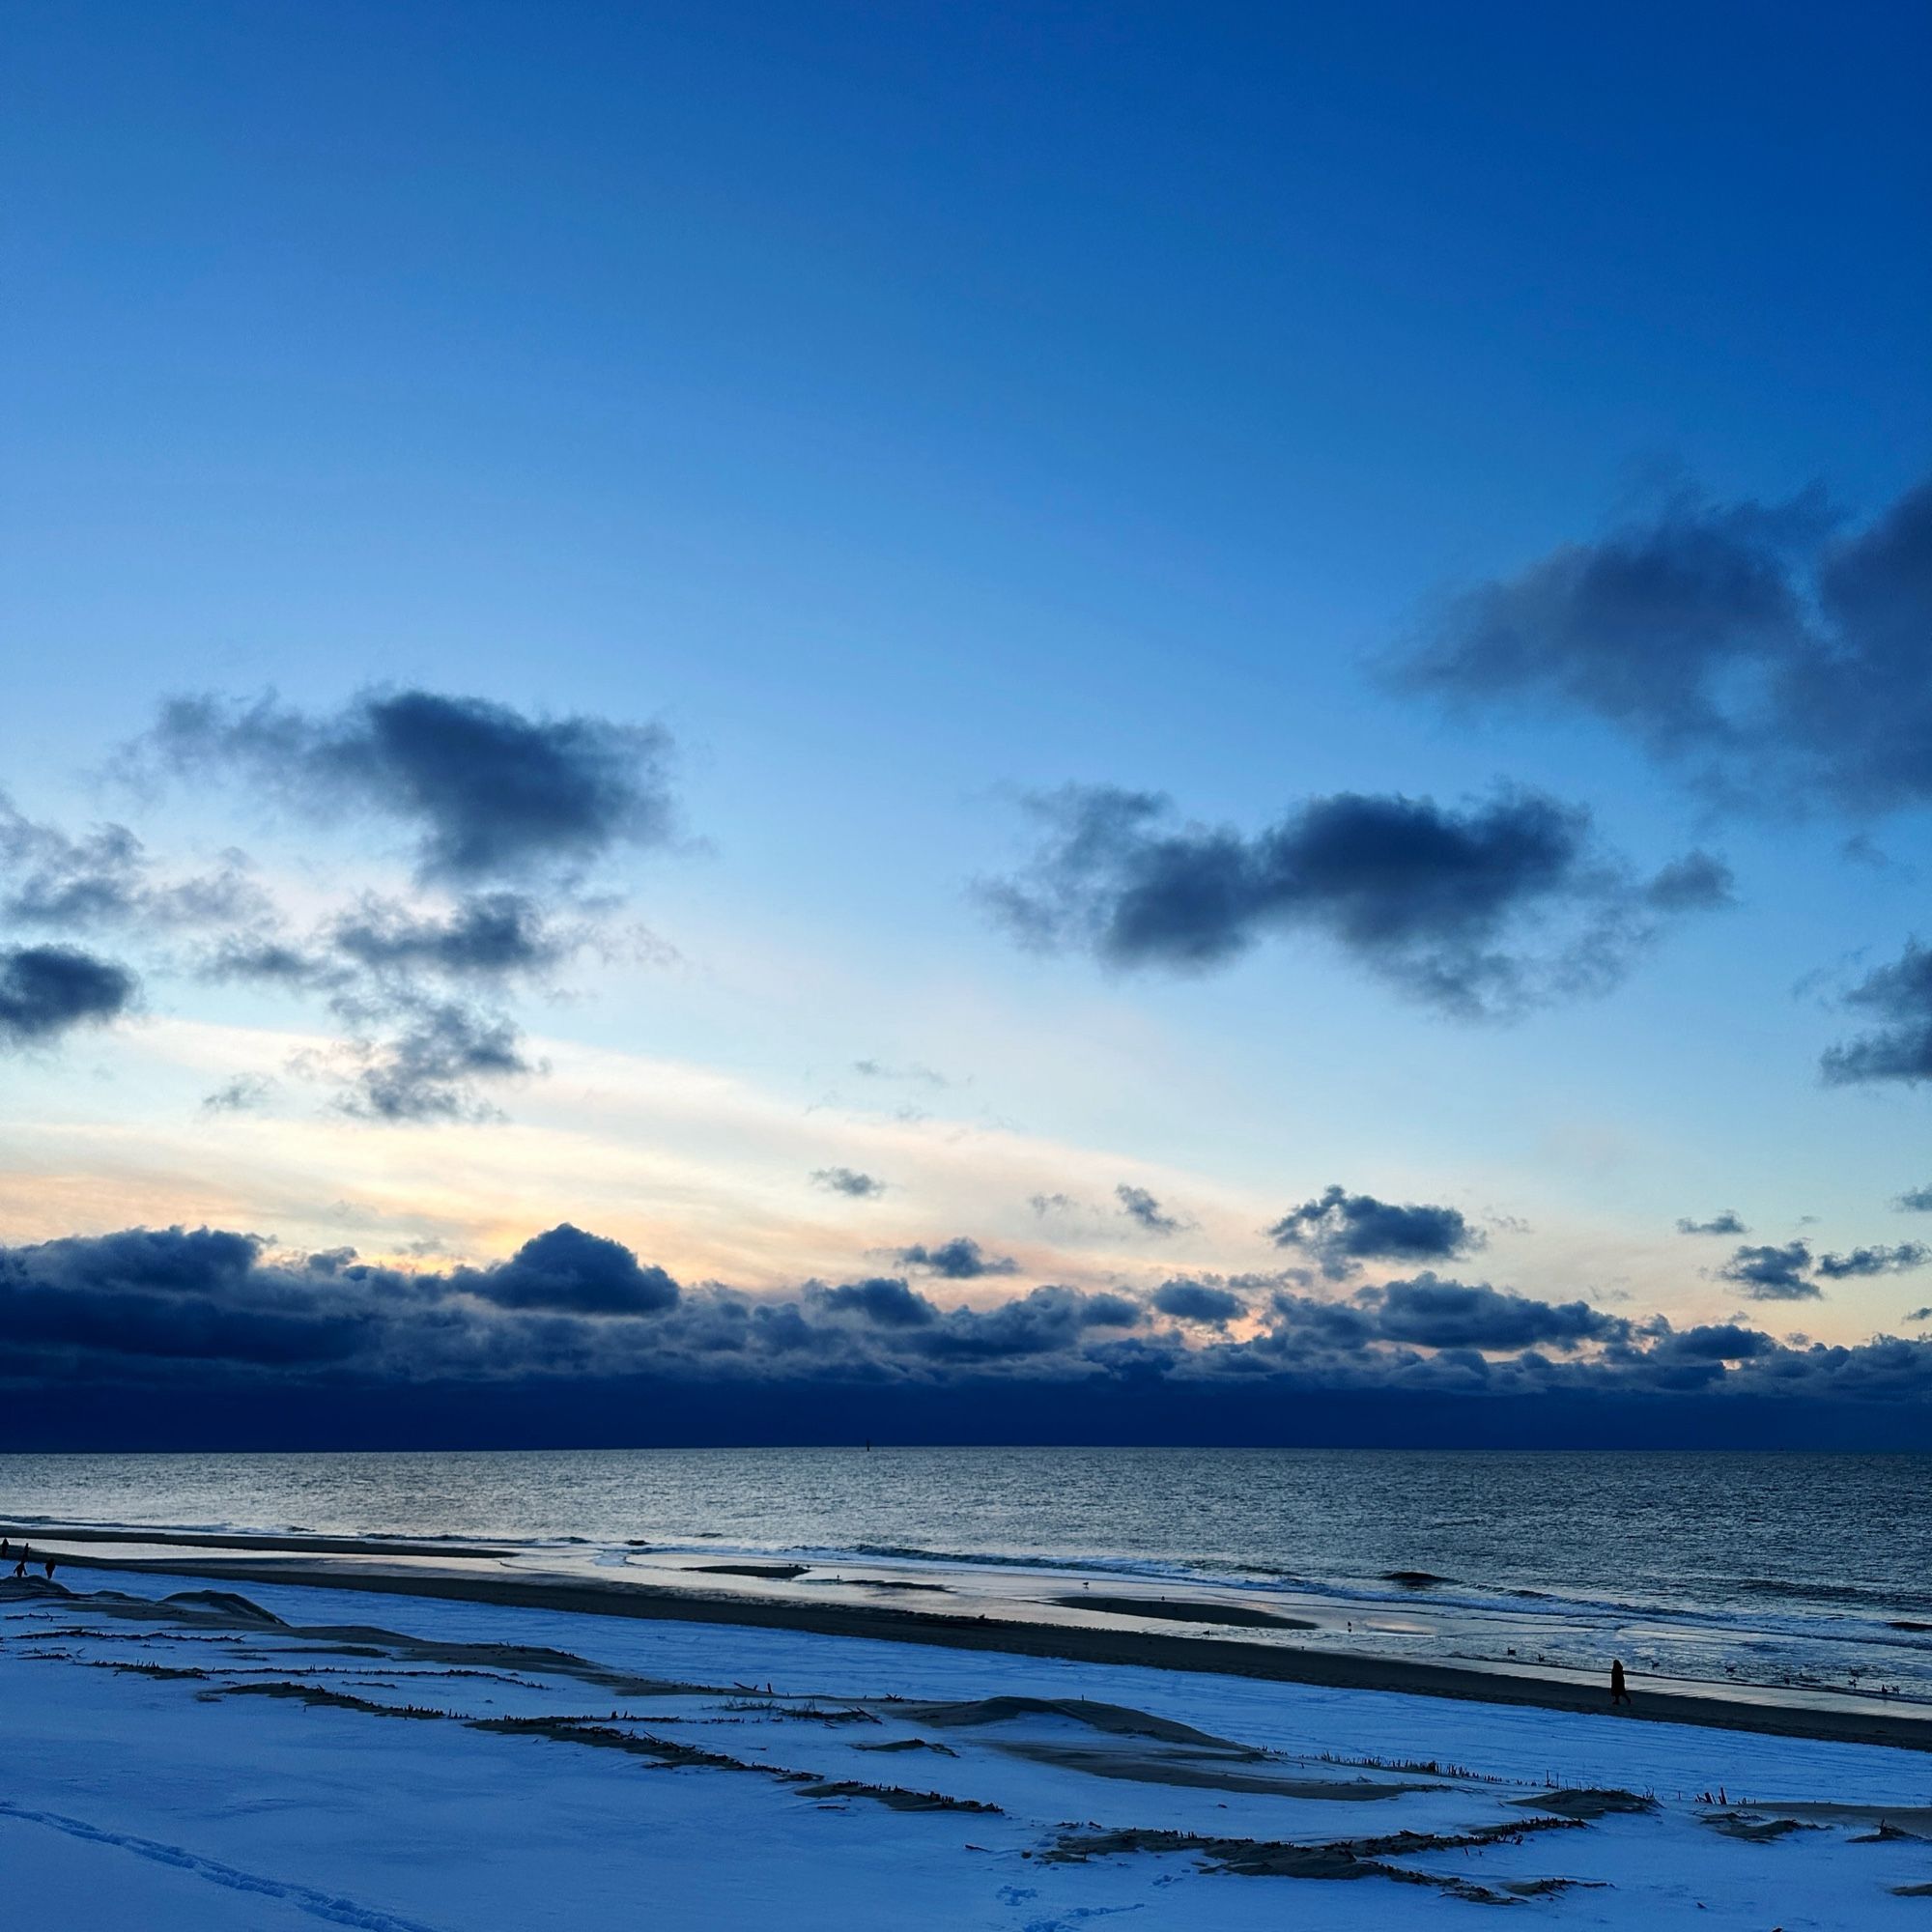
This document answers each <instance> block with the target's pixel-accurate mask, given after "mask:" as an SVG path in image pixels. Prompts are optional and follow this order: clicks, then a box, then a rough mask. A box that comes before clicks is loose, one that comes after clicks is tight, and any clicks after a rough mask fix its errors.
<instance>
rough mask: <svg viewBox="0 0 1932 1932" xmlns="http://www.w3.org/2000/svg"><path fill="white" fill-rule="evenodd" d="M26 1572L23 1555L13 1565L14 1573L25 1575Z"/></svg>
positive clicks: (19, 1575) (15, 1574)
mask: <svg viewBox="0 0 1932 1932" xmlns="http://www.w3.org/2000/svg"><path fill="white" fill-rule="evenodd" d="M26 1574H27V1559H26V1558H25V1557H24V1556H23V1557H21V1558H20V1560H19V1562H17V1563H16V1564H14V1576H15V1577H25V1576H26Z"/></svg>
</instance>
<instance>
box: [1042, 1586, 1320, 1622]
mask: <svg viewBox="0 0 1932 1932" xmlns="http://www.w3.org/2000/svg"><path fill="white" fill-rule="evenodd" d="M1053 1601H1054V1602H1055V1603H1056V1604H1058V1605H1060V1607H1061V1608H1062V1609H1064V1610H1100V1611H1102V1612H1104V1613H1105V1614H1106V1615H1108V1616H1110V1617H1152V1618H1156V1619H1159V1620H1160V1621H1163V1622H1166V1623H1172V1624H1229V1625H1233V1626H1235V1627H1236V1628H1239V1629H1243V1630H1282V1631H1312V1630H1320V1629H1321V1625H1320V1624H1318V1623H1311V1622H1310V1621H1309V1619H1308V1618H1306V1617H1283V1616H1277V1615H1276V1614H1275V1612H1274V1611H1273V1610H1256V1609H1250V1608H1249V1607H1248V1605H1246V1604H1208V1603H1194V1602H1191V1601H1190V1600H1189V1599H1187V1598H1185V1597H1103V1596H1097V1595H1095V1594H1094V1592H1093V1591H1091V1590H1082V1591H1080V1592H1079V1593H1078V1595H1075V1596H1066V1597H1055V1598H1054V1599H1053Z"/></svg>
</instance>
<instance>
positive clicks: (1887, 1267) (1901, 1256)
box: [1818, 1241, 1932, 1281]
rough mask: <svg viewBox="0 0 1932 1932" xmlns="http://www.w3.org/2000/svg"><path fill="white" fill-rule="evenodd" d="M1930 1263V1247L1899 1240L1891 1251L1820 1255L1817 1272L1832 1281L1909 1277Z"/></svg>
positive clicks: (1885, 1249) (1859, 1250)
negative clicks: (1870, 1276) (1857, 1277)
mask: <svg viewBox="0 0 1932 1932" xmlns="http://www.w3.org/2000/svg"><path fill="white" fill-rule="evenodd" d="M1927 1262H1932V1248H1928V1247H1926V1246H1925V1245H1924V1243H1923V1242H1921V1241H1901V1242H1900V1243H1899V1244H1898V1246H1897V1247H1895V1248H1883V1247H1872V1248H1854V1249H1853V1250H1852V1251H1851V1253H1850V1254H1847V1255H1820V1256H1819V1257H1818V1272H1819V1273H1820V1274H1822V1275H1824V1276H1825V1277H1827V1279H1829V1280H1832V1281H1843V1280H1845V1279H1846V1278H1847V1277H1849V1276H1852V1275H1861V1274H1909V1273H1910V1272H1911V1271H1912V1270H1913V1269H1914V1268H1921V1267H1923V1266H1924V1265H1925V1264H1926V1263H1927Z"/></svg>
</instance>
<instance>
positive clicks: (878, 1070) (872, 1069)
mask: <svg viewBox="0 0 1932 1932" xmlns="http://www.w3.org/2000/svg"><path fill="white" fill-rule="evenodd" d="M852 1071H853V1072H854V1073H857V1074H859V1075H860V1076H861V1077H862V1078H863V1079H867V1080H902V1081H910V1082H911V1083H913V1084H914V1085H915V1086H920V1087H951V1086H952V1085H953V1082H952V1081H951V1080H949V1079H948V1078H947V1076H946V1075H945V1074H943V1073H941V1072H939V1071H938V1070H937V1069H936V1068H934V1067H930V1066H925V1065H922V1064H921V1063H920V1062H919V1061H917V1060H909V1061H907V1062H906V1063H905V1065H902V1066H892V1065H887V1063H886V1062H884V1061H882V1060H855V1061H854V1062H853V1063H852Z"/></svg>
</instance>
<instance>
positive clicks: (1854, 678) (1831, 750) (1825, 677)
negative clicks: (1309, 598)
mask: <svg viewBox="0 0 1932 1932" xmlns="http://www.w3.org/2000/svg"><path fill="white" fill-rule="evenodd" d="M1928 630H1932V482H1926V483H1920V484H1918V485H1917V486H1915V487H1914V488H1913V489H1911V490H1909V491H1907V492H1906V493H1905V494H1904V495H1903V496H1901V497H1898V498H1897V500H1896V501H1895V502H1893V503H1891V504H1890V505H1889V507H1888V508H1886V509H1885V510H1884V511H1883V512H1881V513H1880V515H1879V516H1878V517H1876V518H1875V519H1874V520H1873V521H1872V522H1870V523H1869V524H1868V525H1866V526H1864V527H1863V528H1862V529H1858V530H1853V531H1851V532H1849V533H1846V531H1845V530H1844V527H1843V522H1842V520H1841V519H1839V518H1838V517H1836V516H1834V515H1833V513H1832V512H1831V511H1830V509H1829V508H1828V506H1827V504H1826V501H1825V497H1824V493H1823V492H1822V490H1818V489H1815V488H1814V489H1813V490H1810V491H1808V492H1806V493H1805V494H1804V495H1803V496H1801V497H1796V498H1794V499H1793V500H1791V501H1790V502H1787V503H1782V504H1772V505H1766V504H1761V503H1757V502H1748V501H1747V502H1739V503H1729V504H1723V503H1716V502H1712V501H1710V500H1709V499H1707V498H1704V497H1698V496H1696V495H1695V494H1693V493H1690V492H1685V493H1680V494H1679V495H1678V496H1677V497H1675V498H1674V499H1672V500H1671V501H1669V502H1667V503H1666V504H1664V505H1663V506H1662V509H1660V510H1659V511H1657V512H1656V513H1655V514H1654V515H1652V516H1651V517H1649V518H1648V519H1647V520H1645V521H1642V522H1636V523H1632V524H1629V525H1627V526H1624V527H1622V528H1619V529H1615V530H1612V531H1611V532H1610V533H1609V534H1608V535H1606V536H1604V537H1601V538H1599V539H1597V540H1596V541H1594V542H1585V543H1572V544H1565V545H1563V546H1561V547H1560V548H1558V549H1556V550H1554V551H1552V552H1550V553H1549V554H1548V555H1546V556H1544V557H1541V558H1539V559H1538V560H1537V561H1536V562H1534V563H1532V564H1530V565H1529V566H1528V567H1527V568H1526V569H1524V570H1522V571H1520V573H1518V574H1517V575H1516V576H1514V577H1508V578H1496V579H1492V580H1491V581H1489V582H1483V583H1480V584H1478V585H1476V586H1475V587H1474V588H1473V589H1470V590H1468V591H1466V592H1464V593H1463V595H1461V596H1459V597H1456V598H1454V599H1452V600H1450V601H1449V602H1448V603H1446V604H1445V605H1444V606H1443V608H1442V609H1441V611H1439V612H1438V613H1437V615H1436V616H1435V619H1434V620H1433V621H1432V622H1431V623H1430V624H1429V625H1428V626H1427V627H1426V628H1425V630H1424V632H1423V634H1422V635H1421V636H1420V637H1419V638H1418V639H1416V640H1414V642H1413V643H1412V644H1411V645H1410V646H1409V647H1407V648H1406V649H1405V650H1404V651H1403V652H1401V653H1400V654H1398V656H1397V657H1396V658H1395V659H1393V660H1392V661H1391V663H1390V665H1389V667H1388V668H1389V669H1390V671H1391V672H1392V674H1393V676H1394V677H1395V679H1396V681H1397V682H1398V683H1399V684H1402V685H1405V686H1406V687H1407V688H1409V689H1412V690H1417V691H1421V692H1425V693H1428V694H1431V695H1433V696H1437V697H1439V698H1441V699H1444V700H1447V701H1448V702H1450V703H1451V704H1452V705H1455V706H1459V707H1460V706H1468V705H1474V704H1486V703H1492V702H1499V701H1506V702H1512V703H1531V704H1535V705H1540V706H1542V707H1545V708H1558V709H1568V710H1574V711H1580V712H1583V713H1586V714H1589V715H1592V716H1594V717H1597V718H1600V719H1603V720H1604V721H1605V722H1606V723H1607V724H1609V725H1613V726H1615V727H1616V728H1617V729H1619V730H1621V731H1624V732H1626V733H1628V734H1629V735H1630V736H1631V737H1632V738H1633V739H1634V740H1635V741H1636V742H1637V743H1638V744H1639V745H1641V746H1642V747H1643V748H1644V750H1645V751H1646V752H1648V753H1650V754H1651V755H1652V756H1653V757H1655V758H1657V759H1658V760H1660V761H1661V762H1662V763H1665V764H1667V765H1670V766H1672V767H1674V768H1676V769H1679V770H1681V771H1684V772H1685V773H1687V774H1688V775H1689V776H1690V778H1691V779H1692V780H1693V781H1696V782H1698V783H1699V784H1702V785H1704V786H1706V787H1708V788H1710V789H1711V790H1713V791H1715V792H1716V793H1718V794H1719V795H1720V796H1722V797H1723V798H1725V799H1726V800H1727V801H1729V802H1731V803H1733V804H1747V803H1753V802H1755V803H1759V804H1761V803H1763V802H1764V801H1767V800H1771V801H1776V806H1777V807H1778V808H1779V809H1784V810H1812V809H1817V808H1819V807H1828V808H1835V809H1839V810H1847V811H1852V812H1858V813H1865V812H1875V811H1890V810H1899V809H1902V808H1908V807H1911V806H1916V805H1922V804H1924V803H1926V802H1927V801H1928V800H1932V678H1928V676H1927V673H1926V662H1925V639H1926V636H1927V635H1928Z"/></svg>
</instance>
